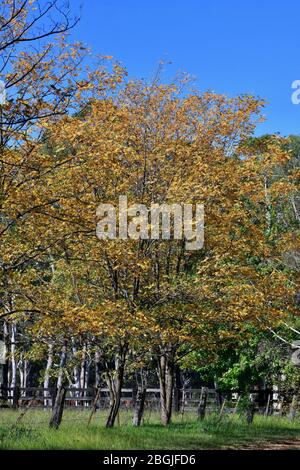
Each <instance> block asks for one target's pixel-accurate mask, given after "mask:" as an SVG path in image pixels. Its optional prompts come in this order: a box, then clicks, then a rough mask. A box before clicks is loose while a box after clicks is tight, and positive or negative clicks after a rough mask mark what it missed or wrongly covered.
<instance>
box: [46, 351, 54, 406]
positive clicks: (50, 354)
mask: <svg viewBox="0 0 300 470" xmlns="http://www.w3.org/2000/svg"><path fill="white" fill-rule="evenodd" d="M52 364H53V344H49V348H48V358H47V364H46V369H45V375H44V389H48V388H49V386H50V370H51V367H52ZM50 398H51V394H50V392H49V390H44V406H48V404H49V399H50Z"/></svg>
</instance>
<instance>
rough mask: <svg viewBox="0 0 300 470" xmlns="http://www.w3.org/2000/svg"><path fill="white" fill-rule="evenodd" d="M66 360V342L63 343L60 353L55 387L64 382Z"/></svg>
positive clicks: (60, 385)
mask: <svg viewBox="0 0 300 470" xmlns="http://www.w3.org/2000/svg"><path fill="white" fill-rule="evenodd" d="M66 362H67V346H66V344H64V345H63V347H62V349H61V354H60V364H59V373H58V377H57V388H58V389H59V388H60V387H62V385H63V382H64V375H65V366H66Z"/></svg>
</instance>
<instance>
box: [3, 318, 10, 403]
mask: <svg viewBox="0 0 300 470" xmlns="http://www.w3.org/2000/svg"><path fill="white" fill-rule="evenodd" d="M3 341H4V345H5V350H6V356H5V364H3V369H2V379H3V381H2V390H3V392H2V396H3V398H4V399H7V396H8V391H7V389H8V370H9V360H8V357H7V352H8V351H9V331H8V324H7V322H6V321H4V323H3Z"/></svg>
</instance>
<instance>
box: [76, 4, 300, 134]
mask: <svg viewBox="0 0 300 470" xmlns="http://www.w3.org/2000/svg"><path fill="white" fill-rule="evenodd" d="M71 4H73V5H74V6H75V8H76V6H78V5H79V4H82V19H81V22H80V24H79V26H77V27H76V30H74V31H73V32H72V36H73V38H75V39H77V40H82V41H83V42H85V43H87V44H89V45H90V46H92V48H93V50H94V52H97V53H103V54H107V55H113V56H114V57H115V58H116V59H119V60H120V61H122V62H123V63H124V65H125V66H126V67H127V69H128V72H129V75H130V76H134V77H150V76H151V75H152V74H153V72H154V70H155V68H156V66H157V63H158V61H159V60H160V59H165V60H168V61H172V65H171V66H168V68H167V71H166V79H167V78H168V76H170V75H174V74H175V73H176V71H178V70H181V71H186V72H189V73H190V74H192V75H194V76H196V77H197V82H196V83H197V85H198V87H199V88H200V89H201V90H205V89H208V88H209V89H212V90H214V91H216V92H220V93H226V94H229V95H235V94H238V93H251V94H254V95H259V96H261V97H262V98H264V99H266V100H267V102H268V105H267V108H266V110H265V115H266V118H267V121H266V122H265V123H264V124H261V125H260V126H259V128H258V130H257V133H258V134H262V133H265V132H280V133H281V134H283V135H287V134H291V133H293V134H300V105H298V106H296V105H293V104H292V102H291V93H292V89H291V83H292V82H293V81H294V80H297V79H300V1H299V0H273V1H271V0H261V1H259V0H244V1H243V0H240V1H238V0H140V1H138V0H71Z"/></svg>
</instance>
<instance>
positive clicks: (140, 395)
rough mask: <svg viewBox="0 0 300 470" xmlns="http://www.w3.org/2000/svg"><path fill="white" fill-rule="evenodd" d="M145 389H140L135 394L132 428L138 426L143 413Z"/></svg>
mask: <svg viewBox="0 0 300 470" xmlns="http://www.w3.org/2000/svg"><path fill="white" fill-rule="evenodd" d="M146 392H147V389H146V388H140V389H138V391H137V394H136V400H135V408H134V415H133V418H132V424H133V426H140V424H141V421H142V417H143V413H144V406H145V398H146Z"/></svg>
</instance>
